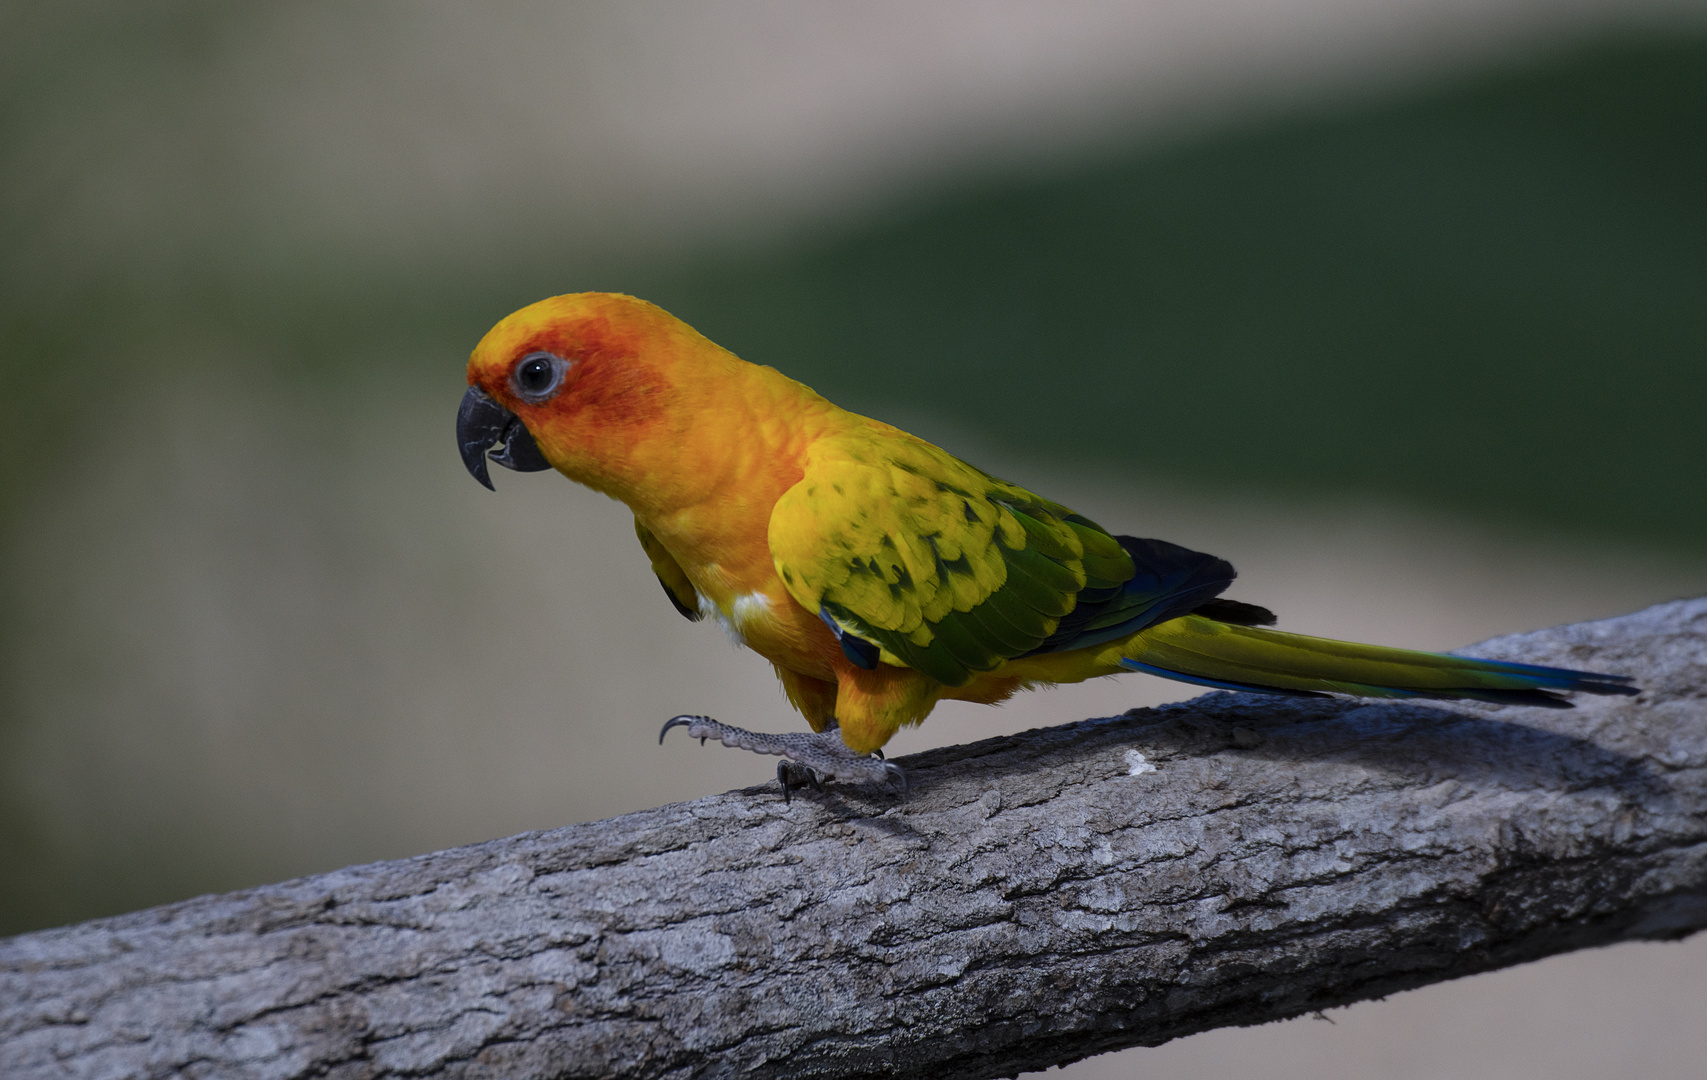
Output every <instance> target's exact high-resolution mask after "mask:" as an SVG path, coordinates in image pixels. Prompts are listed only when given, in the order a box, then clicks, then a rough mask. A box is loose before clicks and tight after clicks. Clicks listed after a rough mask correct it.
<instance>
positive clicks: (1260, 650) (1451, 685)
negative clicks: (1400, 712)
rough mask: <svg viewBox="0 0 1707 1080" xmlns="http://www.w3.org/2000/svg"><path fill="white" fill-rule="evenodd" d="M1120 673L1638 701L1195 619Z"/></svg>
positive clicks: (1628, 689) (1347, 689)
mask: <svg viewBox="0 0 1707 1080" xmlns="http://www.w3.org/2000/svg"><path fill="white" fill-rule="evenodd" d="M1121 652H1122V657H1123V659H1122V660H1121V661H1120V663H1121V666H1122V667H1125V668H1127V669H1129V670H1132V671H1143V672H1147V673H1149V674H1152V675H1160V676H1162V677H1164V678H1169V679H1177V680H1180V681H1182V682H1189V683H1196V684H1197V685H1200V686H1212V687H1217V688H1219V689H1223V690H1252V691H1257V692H1259V693H1269V694H1291V695H1303V696H1316V695H1319V694H1323V693H1335V694H1353V695H1356V696H1358V697H1379V698H1416V697H1426V698H1460V699H1461V698H1469V699H1473V700H1478V701H1494V702H1500V703H1503V704H1523V705H1542V706H1548V707H1552V708H1565V709H1568V708H1570V707H1571V703H1570V702H1569V701H1566V700H1565V699H1564V698H1562V697H1559V696H1558V694H1557V693H1556V692H1557V691H1564V692H1571V691H1580V692H1583V693H1589V694H1636V693H1639V692H1640V691H1639V690H1638V689H1637V688H1636V687H1634V686H1631V685H1630V680H1629V679H1628V678H1626V677H1624V676H1622V675H1600V674H1596V673H1594V672H1588V671H1573V670H1571V669H1569V668H1554V667H1541V666H1539V665H1535V664H1510V663H1505V662H1502V661H1499V660H1476V659H1472V658H1470V657H1465V656H1448V655H1446V654H1444V653H1426V652H1414V651H1412V650H1410V649H1389V648H1385V647H1383V646H1380V645H1360V644H1357V643H1356V642H1351V641H1334V640H1332V639H1330V638H1318V637H1307V636H1305V635H1303V634H1289V633H1286V632H1284V631H1281V630H1271V629H1268V628H1267V627H1261V626H1236V625H1233V624H1231V623H1224V622H1219V621H1217V620H1215V619H1209V618H1205V617H1203V616H1201V615H1186V616H1182V617H1180V618H1177V619H1169V620H1168V621H1166V622H1163V623H1158V624H1156V625H1155V626H1152V627H1149V628H1148V629H1146V630H1143V631H1141V632H1140V633H1137V634H1134V635H1133V636H1132V637H1131V638H1129V639H1127V641H1126V643H1125V646H1124V648H1123V649H1122V650H1121Z"/></svg>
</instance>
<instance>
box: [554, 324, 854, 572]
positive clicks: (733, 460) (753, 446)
mask: <svg viewBox="0 0 1707 1080" xmlns="http://www.w3.org/2000/svg"><path fill="white" fill-rule="evenodd" d="M724 355H726V356H727V354H724ZM728 360H729V361H731V362H730V363H728V364H726V365H719V366H720V367H721V370H719V371H716V373H715V374H716V377H715V378H695V379H694V380H692V382H691V385H687V386H682V385H679V384H678V385H674V386H671V387H669V388H668V389H667V390H666V391H663V393H662V394H661V396H663V397H665V398H666V399H667V406H666V407H665V408H663V409H661V410H660V412H659V413H658V414H657V415H656V416H655V417H652V418H649V419H648V420H647V421H646V423H645V424H644V425H641V426H637V427H635V428H632V429H623V430H612V431H608V432H601V433H599V434H598V435H597V436H595V440H596V441H594V442H592V443H591V444H590V445H589V444H588V443H586V442H583V443H582V445H583V446H584V447H585V448H586V449H587V450H589V451H591V452H590V453H585V454H577V455H575V456H574V457H573V458H572V459H570V460H567V461H562V462H560V463H559V465H558V467H559V469H560V470H561V471H563V472H564V473H565V474H567V475H568V476H570V477H571V478H572V479H574V480H577V481H579V482H581V483H583V484H586V485H587V486H588V487H592V488H595V489H596V490H599V491H602V492H604V493H605V494H607V495H610V496H612V497H613V498H616V499H620V500H621V501H622V502H624V503H627V504H628V506H629V507H630V508H631V509H632V510H633V511H634V515H635V517H636V518H637V519H638V520H639V521H640V523H641V524H643V525H644V526H646V528H647V529H648V530H650V531H651V532H652V533H653V535H655V536H656V537H657V538H658V539H659V540H661V541H663V543H664V545H665V546H666V547H667V548H669V549H670V550H671V552H672V553H673V554H674V555H675V557H676V558H677V559H678V560H679V561H681V562H682V563H683V565H684V569H687V570H688V572H689V574H690V575H694V574H695V573H696V566H697V567H698V568H701V569H705V570H707V571H708V572H710V571H711V570H712V568H715V572H716V573H719V574H727V575H729V576H730V577H731V580H732V583H744V587H747V588H758V587H759V583H758V578H760V577H763V576H765V575H769V574H771V573H772V572H773V571H772V563H771V558H770V555H769V551H768V548H767V546H766V537H767V532H768V529H769V524H770V514H771V508H772V507H773V506H774V505H775V504H776V501H777V499H778V498H779V497H780V496H781V495H782V493H783V492H785V491H787V490H788V489H789V488H790V487H792V486H794V484H795V483H797V482H798V481H799V480H800V478H801V476H802V475H803V473H804V471H805V467H806V455H807V451H808V449H809V448H810V446H811V444H812V443H813V442H814V441H815V440H816V439H818V438H820V437H822V436H823V435H824V434H825V433H826V432H829V431H832V430H835V429H837V428H839V427H840V426H843V425H845V424H847V423H850V422H855V423H857V418H856V417H854V416H853V415H852V414H850V413H847V412H844V411H843V410H841V409H839V408H837V407H836V406H835V405H832V404H831V403H830V402H828V401H826V400H825V399H824V398H823V397H821V396H819V395H818V394H817V393H815V392H814V391H812V390H811V389H810V388H809V387H806V386H804V385H802V384H800V383H798V382H795V381H794V380H793V379H790V378H788V377H786V376H784V375H782V374H781V373H779V372H777V371H775V370H774V369H771V368H765V367H759V366H757V365H754V364H748V363H745V362H743V361H740V360H737V359H735V358H734V357H733V356H729V357H728ZM587 434H588V433H586V432H583V433H582V436H583V438H584V437H585V436H586V435H587ZM720 591H721V590H720Z"/></svg>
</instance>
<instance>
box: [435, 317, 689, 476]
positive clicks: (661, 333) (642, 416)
mask: <svg viewBox="0 0 1707 1080" xmlns="http://www.w3.org/2000/svg"><path fill="white" fill-rule="evenodd" d="M708 344H709V342H706V341H705V340H704V339H703V338H701V337H699V335H698V334H697V333H695V332H694V331H693V330H692V329H690V328H689V327H688V326H687V325H686V324H685V323H682V322H681V321H679V320H678V319H676V318H675V317H674V316H672V315H670V314H668V313H667V312H665V311H664V310H663V309H662V308H659V307H656V306H655V305H652V304H649V303H647V302H645V301H644V300H637V299H635V298H634V297H631V296H622V295H620V294H616V293H575V294H571V295H568V296H554V297H551V298H550V299H548V300H541V301H540V302H539V303H537V304H531V305H529V306H528V307H525V308H522V309H521V310H520V311H517V312H515V313H514V314H512V315H510V316H508V317H507V318H505V319H504V320H503V321H501V322H500V323H498V325H496V326H494V327H493V328H492V329H491V330H490V331H488V332H487V334H486V336H485V337H484V338H482V339H481V340H480V344H479V345H477V346H475V349H474V353H473V355H472V356H470V357H469V360H468V391H467V392H466V393H465V394H463V397H462V405H461V407H460V408H459V409H458V410H457V417H456V441H457V445H458V448H459V449H460V450H461V452H462V463H463V464H464V465H465V466H466V467H467V468H468V471H469V473H470V474H471V475H472V476H473V477H474V478H475V479H476V480H478V481H480V482H481V483H482V484H484V485H486V487H488V488H491V487H492V478H491V476H490V475H489V474H488V472H487V468H486V462H487V459H488V458H490V459H491V460H492V461H494V462H496V463H497V464H499V465H502V466H504V467H505V468H507V469H513V470H515V471H517V472H538V471H540V470H543V469H551V468H556V469H558V470H560V471H561V472H564V473H566V474H567V475H569V476H571V477H573V478H575V479H577V480H581V481H583V482H586V483H589V484H591V485H592V486H595V487H604V486H605V485H603V484H601V483H599V480H600V478H601V477H602V476H603V475H604V474H606V473H608V472H609V471H610V470H611V469H612V468H615V467H617V466H618V465H619V464H620V462H621V461H622V460H623V459H624V457H625V456H626V454H627V452H628V451H631V450H632V449H633V448H634V447H635V446H637V445H640V444H641V443H643V442H644V441H646V440H655V439H657V438H658V437H659V436H660V434H661V432H660V431H659V428H660V426H663V427H665V428H667V427H669V426H670V425H671V424H672V423H677V422H679V421H680V417H681V414H682V409H681V408H680V407H679V406H680V405H681V404H682V402H681V401H680V400H679V399H680V398H682V394H681V393H679V392H678V390H677V388H678V386H683V385H691V383H692V381H693V378H692V377H693V376H694V375H696V374H698V373H696V372H694V371H692V370H688V369H689V368H690V367H691V365H694V364H696V363H703V359H701V358H703V357H705V355H706V349H705V348H704V346H706V345H708ZM716 351H718V352H720V351H721V350H716ZM707 374H709V373H707ZM500 443H502V444H503V445H502V448H501V449H497V450H494V449H493V447H494V446H496V445H498V444H500Z"/></svg>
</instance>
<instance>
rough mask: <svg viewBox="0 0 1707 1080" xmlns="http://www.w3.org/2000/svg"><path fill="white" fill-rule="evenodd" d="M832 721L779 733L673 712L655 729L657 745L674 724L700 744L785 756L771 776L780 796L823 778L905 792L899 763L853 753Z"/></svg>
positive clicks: (814, 784) (818, 786) (819, 782)
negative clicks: (886, 786)
mask: <svg viewBox="0 0 1707 1080" xmlns="http://www.w3.org/2000/svg"><path fill="white" fill-rule="evenodd" d="M834 725H835V722H834V721H831V726H830V727H829V728H827V729H825V730H824V731H819V732H805V731H789V732H784V733H782V734H780V735H772V734H769V733H767V732H760V731H748V730H746V729H745V728H738V727H731V726H730V725H728V724H724V723H719V722H718V721H716V720H713V719H712V718H711V717H709V716H676V717H671V718H670V719H669V720H667V721H665V723H664V729H663V730H662V731H660V732H658V743H659V745H663V742H664V736H665V735H667V734H669V732H670V729H671V728H674V727H685V728H687V729H688V737H689V738H694V739H698V740H699V742H700V745H701V746H704V745H705V741H706V740H707V739H716V740H717V741H718V742H720V743H722V744H723V745H724V746H734V747H738V748H740V749H742V750H751V751H753V752H754V753H756V754H776V755H778V756H780V757H782V758H784V759H785V760H783V761H780V762H778V763H777V767H776V779H777V782H778V783H779V784H781V785H782V798H783V801H784V802H787V801H789V798H788V796H789V791H790V790H791V789H793V788H796V787H802V786H808V785H809V786H811V787H813V788H815V789H819V790H821V789H822V784H823V781H825V780H829V779H834V780H841V781H843V782H844V783H850V784H890V783H893V784H895V785H897V786H898V787H900V789H901V794H902V795H906V793H907V774H906V773H905V772H903V771H901V767H900V766H899V765H896V764H894V763H893V762H889V761H884V760H883V759H882V757H881V755H879V756H877V757H872V756H870V755H867V754H856V753H854V752H853V751H852V750H849V749H848V744H847V743H845V742H843V741H842V735H841V732H839V731H837V730H836V728H835V726H834Z"/></svg>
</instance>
